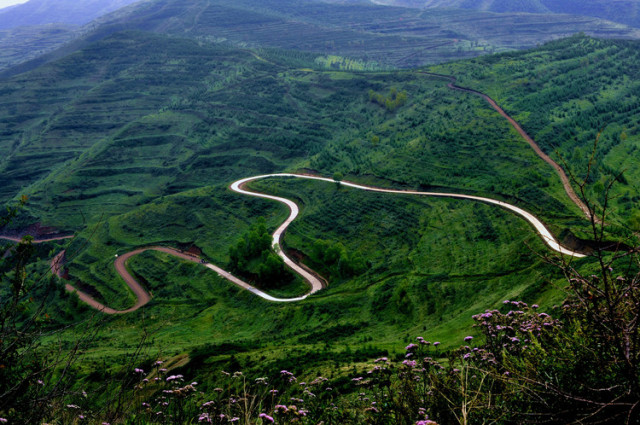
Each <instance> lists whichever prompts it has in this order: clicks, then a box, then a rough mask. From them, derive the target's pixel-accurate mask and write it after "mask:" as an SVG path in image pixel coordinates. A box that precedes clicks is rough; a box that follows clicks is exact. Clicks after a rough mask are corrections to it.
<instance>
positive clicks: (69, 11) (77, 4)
mask: <svg viewBox="0 0 640 425" xmlns="http://www.w3.org/2000/svg"><path fill="white" fill-rule="evenodd" d="M136 1H139V0H29V1H28V2H26V3H23V4H20V5H16V6H13V7H9V8H7V9H0V29H9V28H17V27H23V26H29V27H32V26H36V25H46V24H67V25H84V24H86V23H88V22H90V21H92V20H94V19H96V18H98V17H100V16H103V15H105V14H107V13H109V12H112V11H114V10H117V9H120V8H121V7H124V6H127V5H129V4H131V3H135V2H136Z"/></svg>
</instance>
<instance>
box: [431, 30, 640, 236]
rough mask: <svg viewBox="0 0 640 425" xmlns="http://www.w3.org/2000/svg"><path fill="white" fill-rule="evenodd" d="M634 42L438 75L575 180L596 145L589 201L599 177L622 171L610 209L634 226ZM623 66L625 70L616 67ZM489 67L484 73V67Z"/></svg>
mask: <svg viewBox="0 0 640 425" xmlns="http://www.w3.org/2000/svg"><path fill="white" fill-rule="evenodd" d="M637 55H638V46H637V44H636V43H627V42H609V41H604V40H594V39H590V38H586V37H580V36H577V37H574V38H571V39H567V40H562V41H558V42H554V43H551V44H549V45H548V46H546V47H544V48H542V49H539V50H533V51H530V52H527V53H522V54H509V55H504V56H498V57H494V58H492V59H490V60H487V61H484V60H482V59H479V60H475V61H472V62H467V63H466V65H465V66H461V64H460V65H447V66H443V67H442V68H439V71H441V72H445V73H451V74H454V75H457V76H458V77H459V80H458V81H459V82H460V84H461V85H468V86H471V87H475V88H477V89H479V90H482V91H484V92H486V93H488V94H489V95H490V96H492V97H493V98H494V99H496V100H497V101H498V102H499V103H500V104H501V105H502V106H503V107H504V108H505V109H506V110H507V111H508V112H509V113H510V114H512V115H513V116H514V117H516V119H518V121H519V122H520V123H521V124H522V125H523V127H524V128H525V129H526V130H527V131H528V132H529V133H530V134H531V135H532V136H533V137H534V138H535V139H536V141H537V142H538V143H539V144H540V145H541V146H542V147H543V149H545V150H546V151H547V152H556V151H557V152H558V154H559V156H561V157H563V158H565V160H566V161H567V162H568V164H569V165H570V167H569V168H570V170H572V171H573V172H575V173H576V174H577V175H583V174H584V170H586V168H587V163H588V160H589V157H590V154H591V151H592V149H593V146H592V142H593V141H594V140H595V139H596V138H598V139H599V144H598V148H597V151H596V157H595V160H596V161H595V166H594V171H593V172H592V173H591V176H590V183H591V186H590V187H591V189H592V190H593V192H591V193H590V194H591V196H593V197H598V196H601V193H602V190H603V188H604V185H605V184H606V183H605V181H606V179H607V176H609V175H612V174H614V175H615V174H616V173H620V172H622V171H624V174H623V176H622V177H620V179H619V182H620V184H619V185H617V186H615V188H614V192H613V193H614V194H615V196H616V198H615V200H614V204H615V205H616V212H617V213H619V214H621V215H622V216H623V217H624V218H625V219H626V220H627V223H628V224H631V223H635V222H636V220H637V218H636V216H637V212H636V209H635V202H636V201H637V200H638V199H639V198H638V196H639V192H638V190H639V187H638V185H637V182H638V174H637V170H636V167H635V166H633V165H632V164H635V163H636V162H637V161H638V160H639V158H638V151H637V145H638V141H639V139H638V112H639V109H638V108H640V103H639V101H638V99H639V94H640V91H639V90H640V86H639V85H638V82H637V81H636V79H635V78H634V77H633V76H634V75H637V73H638V67H637V57H638V56H637ZM621 61H624V62H625V63H626V65H624V66H623V65H621ZM487 65H489V66H490V68H487V67H486V66H487Z"/></svg>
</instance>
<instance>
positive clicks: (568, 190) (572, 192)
mask: <svg viewBox="0 0 640 425" xmlns="http://www.w3.org/2000/svg"><path fill="white" fill-rule="evenodd" d="M421 74H424V75H429V76H432V77H437V78H444V79H447V80H449V84H447V87H449V88H450V89H452V90H458V91H463V92H466V93H471V94H475V95H477V96H480V97H482V98H483V99H484V100H486V101H487V102H488V103H489V105H491V107H492V108H493V109H495V110H496V111H497V112H498V113H499V114H500V115H502V116H503V117H504V118H505V119H506V120H507V121H509V124H511V126H512V127H513V128H514V129H515V130H516V131H517V132H518V133H519V134H520V135H521V136H522V137H523V138H524V140H525V141H526V142H527V143H528V144H529V146H531V148H532V149H533V150H534V152H535V153H536V154H537V155H538V156H539V157H540V158H541V159H542V160H543V161H545V162H546V163H547V164H549V165H551V167H553V169H554V170H555V171H556V173H557V174H558V177H560V181H561V182H562V186H563V187H564V190H565V192H566V193H567V196H568V197H569V199H571V201H572V202H573V203H574V204H576V205H577V206H578V208H580V209H581V210H582V212H583V213H584V215H585V216H586V217H587V218H591V211H589V208H588V207H587V205H586V204H585V203H584V202H583V201H582V199H580V197H579V196H578V195H577V194H576V192H575V190H573V187H572V186H571V181H570V180H569V177H567V174H566V173H565V172H564V169H563V168H562V167H561V166H560V165H559V164H558V163H557V162H555V161H554V160H553V159H551V157H550V156H549V155H547V154H546V153H544V152H543V151H542V149H540V146H538V144H537V143H536V141H535V140H533V137H531V136H529V134H528V133H527V132H526V131H524V129H523V128H522V127H521V126H520V124H519V123H518V122H517V121H516V120H514V119H513V118H512V117H511V116H510V115H509V114H507V113H506V112H505V111H504V109H502V108H501V107H500V105H498V103H497V102H496V101H495V100H493V99H492V98H491V97H489V96H488V95H486V94H484V93H482V92H479V91H477V90H473V89H469V88H466V87H461V86H458V85H456V78H455V77H453V76H451V75H444V74H435V73H431V72H421Z"/></svg>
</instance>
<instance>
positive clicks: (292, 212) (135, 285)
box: [51, 173, 585, 314]
mask: <svg viewBox="0 0 640 425" xmlns="http://www.w3.org/2000/svg"><path fill="white" fill-rule="evenodd" d="M267 178H297V179H306V180H317V181H323V182H328V183H332V184H336V183H337V182H336V181H335V180H333V179H330V178H327V177H317V176H311V175H306V174H291V173H280V174H265V175H260V176H253V177H247V178H244V179H241V180H238V181H236V182H233V183H232V184H231V186H230V188H231V190H233V191H234V192H237V193H241V194H243V195H248V196H254V197H258V198H264V199H271V200H274V201H277V202H281V203H283V204H285V205H286V206H287V207H288V208H289V217H287V219H286V220H285V221H284V223H282V224H281V225H280V226H279V227H278V228H277V229H276V231H275V232H274V233H273V239H272V247H273V249H274V250H275V251H276V252H277V253H278V255H279V256H280V257H281V258H282V259H283V260H284V262H285V264H286V265H287V266H288V267H289V268H291V269H292V270H293V271H295V272H296V273H297V274H299V275H300V276H301V277H302V278H303V279H304V280H305V281H306V282H307V283H308V284H309V286H310V290H309V292H308V293H306V294H305V295H303V296H300V297H294V298H277V297H273V296H271V295H269V294H267V293H265V292H263V291H261V290H259V289H258V288H256V287H254V286H252V285H251V284H249V283H247V282H245V281H243V280H242V279H239V278H238V277H236V276H234V275H233V274H231V273H229V272H228V271H226V270H224V269H222V268H220V267H218V266H216V265H214V264H211V263H208V262H204V261H203V260H202V259H200V257H198V256H196V255H192V254H187V253H185V252H183V251H179V250H177V249H174V248H169V247H164V246H148V247H142V248H138V249H135V250H133V251H130V252H127V253H126V254H123V255H121V256H119V257H117V258H116V260H115V264H114V265H115V268H116V270H117V272H118V274H120V276H122V278H123V279H124V281H125V283H126V284H127V285H128V286H129V288H131V290H132V291H133V293H134V294H135V295H136V297H137V302H136V303H135V305H134V306H132V307H130V308H128V309H126V310H115V309H113V308H111V307H108V306H105V305H104V304H102V303H100V302H99V301H97V300H95V299H94V298H93V297H91V296H90V295H89V294H87V293H85V292H83V291H80V290H78V289H76V288H75V287H73V286H72V285H70V284H66V289H67V290H68V291H70V292H76V293H77V294H78V297H79V298H80V299H81V300H82V301H84V302H85V303H87V304H89V305H90V306H91V307H93V308H95V309H97V310H99V311H102V312H104V313H106V314H124V313H131V312H133V311H136V310H138V309H139V308H140V307H142V306H144V305H145V304H147V303H148V302H149V301H150V300H151V296H150V295H149V293H148V292H147V291H146V290H145V289H144V288H143V287H142V285H140V283H139V282H138V281H137V280H136V279H135V278H134V277H133V276H132V275H131V274H130V273H129V272H128V271H127V269H126V262H127V260H128V259H129V258H131V257H133V256H135V255H138V254H140V253H142V252H145V251H149V250H153V251H160V252H164V253H167V254H171V255H173V256H176V257H178V258H182V259H184V260H188V261H192V262H195V263H199V264H202V265H203V266H204V267H207V268H208V269H210V270H213V271H214V272H216V273H217V274H218V275H219V276H221V277H223V278H224V279H227V280H228V281H230V282H232V283H234V284H236V285H238V286H240V287H241V288H244V289H246V290H248V291H250V292H252V293H253V294H255V295H257V296H259V297H261V298H263V299H265V300H267V301H272V302H296V301H302V300H304V299H305V298H307V297H308V296H309V295H311V294H315V293H316V292H318V291H320V290H321V289H323V288H324V286H325V284H324V282H323V281H322V280H321V279H320V278H318V277H317V276H316V275H315V274H314V273H312V272H310V271H308V270H307V269H305V268H304V267H302V266H301V265H299V264H298V263H296V262H295V261H293V260H292V259H291V258H289V257H288V256H287V255H286V254H285V252H284V250H282V246H281V243H282V237H283V235H284V232H285V230H286V229H287V227H289V225H290V224H291V223H292V222H293V220H295V218H296V217H297V216H298V214H299V213H300V208H299V207H298V205H297V204H296V203H295V202H293V201H291V200H289V199H286V198H281V197H278V196H273V195H267V194H265V193H260V192H253V191H250V190H248V189H247V188H246V187H245V185H246V184H247V183H249V182H252V181H256V180H262V179H267ZM339 184H340V185H342V186H344V187H348V188H352V189H357V190H366V191H369V192H379V193H389V194H395V195H409V196H431V197H441V198H455V199H466V200H471V201H477V202H484V203H487V204H491V205H496V206H499V207H502V208H504V209H507V210H509V211H511V212H513V213H515V214H517V215H519V216H521V217H522V218H524V219H525V220H526V221H527V222H529V224H531V225H532V226H533V228H534V229H535V230H536V232H537V233H538V234H539V235H540V237H541V238H542V240H543V242H544V243H545V244H546V245H547V246H548V247H549V248H551V249H552V250H554V251H556V252H558V253H560V254H563V255H568V256H571V257H574V258H582V257H585V255H584V254H581V253H579V252H575V251H572V250H570V249H567V248H565V247H563V246H562V245H560V243H559V242H558V241H557V240H556V239H555V238H554V237H553V235H552V234H551V232H550V231H549V230H548V229H547V228H546V227H545V225H544V224H543V223H542V222H541V221H540V220H539V219H538V218H537V217H535V216H534V215H533V214H531V213H529V212H527V211H525V210H523V209H522V208H519V207H516V206H514V205H511V204H509V203H507V202H503V201H498V200H496V199H491V198H485V197H480V196H473V195H464V194H458V193H441V192H421V191H413V190H397V189H385V188H380V187H372V186H364V185H360V184H357V183H352V182H348V181H341V182H339ZM63 263H64V251H62V252H61V253H59V254H58V255H57V256H56V257H55V258H54V259H53V260H52V261H51V270H52V272H53V273H55V274H57V275H58V276H61V275H62V273H61V271H62V265H63Z"/></svg>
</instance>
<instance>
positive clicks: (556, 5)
mask: <svg viewBox="0 0 640 425" xmlns="http://www.w3.org/2000/svg"><path fill="white" fill-rule="evenodd" d="M371 2H372V3H375V4H384V5H391V6H403V7H413V8H456V9H467V10H480V11H486V12H496V13H514V12H516V13H517V12H523V13H549V14H557V13H565V14H570V15H582V16H592V17H595V18H600V19H606V20H609V21H613V22H619V23H622V24H626V25H631V26H634V27H640V2H638V1H637V0H517V1H515V0H371Z"/></svg>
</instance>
